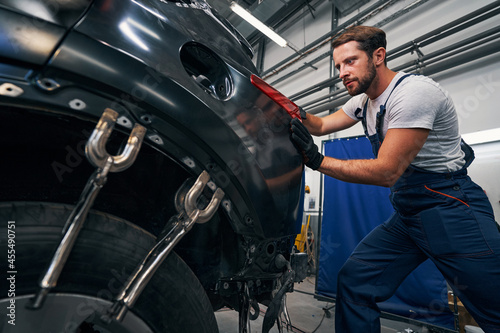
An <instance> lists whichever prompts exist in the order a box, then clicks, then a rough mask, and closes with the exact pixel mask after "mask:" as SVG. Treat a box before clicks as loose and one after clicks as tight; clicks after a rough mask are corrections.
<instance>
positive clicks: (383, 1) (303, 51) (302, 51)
mask: <svg viewBox="0 0 500 333" xmlns="http://www.w3.org/2000/svg"><path fill="white" fill-rule="evenodd" d="M397 1H399V0H397ZM395 2H396V1H395ZM386 4H387V0H379V1H377V2H376V3H374V4H373V5H371V6H369V7H368V8H367V9H365V10H364V11H362V12H361V13H359V14H358V15H356V16H354V17H353V18H351V19H350V20H348V21H347V22H345V23H343V24H341V25H339V27H338V28H337V29H335V30H332V31H330V32H328V33H326V34H325V35H323V36H321V37H319V38H318V39H316V40H315V41H313V42H312V43H309V44H308V45H306V46H305V47H303V48H302V49H300V50H298V53H300V54H301V55H300V56H299V57H297V55H296V54H293V55H291V56H289V57H288V58H285V59H284V60H282V61H280V62H279V63H277V64H276V65H274V66H272V67H270V68H269V69H267V70H265V71H264V72H263V73H262V74H261V75H262V76H263V77H264V78H265V75H266V74H269V73H272V72H273V71H274V70H276V69H277V68H279V67H281V66H283V65H285V64H286V63H288V62H289V61H290V60H293V59H296V60H298V59H301V58H304V57H305V56H307V55H308V54H307V51H309V50H310V49H312V48H314V47H315V46H316V45H318V44H320V43H321V42H324V41H325V40H327V39H328V38H331V37H333V36H335V35H336V34H338V33H339V32H340V31H342V30H343V29H345V28H346V27H348V26H350V25H352V24H354V23H356V22H357V21H359V18H361V17H363V16H366V15H367V14H369V13H370V12H372V11H373V10H374V9H376V8H378V7H380V6H382V5H386Z"/></svg>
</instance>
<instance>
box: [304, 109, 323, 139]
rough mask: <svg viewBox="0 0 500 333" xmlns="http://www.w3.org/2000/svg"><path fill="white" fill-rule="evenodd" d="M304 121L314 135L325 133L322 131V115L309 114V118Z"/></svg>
mask: <svg viewBox="0 0 500 333" xmlns="http://www.w3.org/2000/svg"><path fill="white" fill-rule="evenodd" d="M302 123H303V124H304V125H305V126H306V127H307V129H308V130H309V132H310V133H311V134H312V135H316V136H321V135H323V134H324V133H322V131H321V129H322V126H323V122H322V120H321V118H320V117H317V116H315V115H313V114H307V118H306V119H304V120H303V121H302Z"/></svg>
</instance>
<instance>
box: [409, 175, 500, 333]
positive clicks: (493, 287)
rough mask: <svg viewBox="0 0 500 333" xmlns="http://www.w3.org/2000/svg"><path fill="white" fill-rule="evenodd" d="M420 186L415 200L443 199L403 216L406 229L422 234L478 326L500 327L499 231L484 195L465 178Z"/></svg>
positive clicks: (494, 329)
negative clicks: (447, 183)
mask: <svg viewBox="0 0 500 333" xmlns="http://www.w3.org/2000/svg"><path fill="white" fill-rule="evenodd" d="M431 190H432V191H431ZM423 191H424V192H425V193H426V195H427V199H426V198H421V199H420V200H419V203H420V204H422V205H427V204H428V203H429V201H430V200H434V201H442V204H440V205H437V206H435V207H433V208H431V209H426V210H424V211H422V213H421V214H420V215H419V218H418V219H417V220H414V222H416V223H414V224H412V223H409V222H408V221H407V224H408V225H410V232H411V233H412V234H413V235H415V236H416V237H414V239H422V240H424V241H423V242H422V243H421V244H420V245H422V246H423V248H425V247H426V248H427V249H425V251H426V252H427V251H428V253H429V256H431V257H432V260H433V261H434V263H435V264H436V266H437V267H438V269H439V270H440V271H441V273H443V275H444V276H445V278H446V280H447V281H448V283H449V284H450V286H451V287H452V289H453V290H454V291H455V293H456V294H457V296H458V297H459V298H460V300H461V301H462V302H463V303H464V305H465V307H466V308H467V310H468V311H469V312H470V313H471V315H472V316H473V317H474V319H475V320H476V321H477V322H478V324H479V325H480V326H481V328H482V329H483V330H484V331H485V332H487V333H490V332H492V333H493V332H494V333H500V287H499V282H500V232H499V230H498V226H497V224H496V222H495V220H494V217H493V211H492V209H491V205H490V203H489V201H488V199H487V197H486V195H485V194H484V192H483V191H482V189H480V188H479V187H478V186H477V185H476V184H474V183H473V182H471V181H469V180H468V179H459V180H456V181H455V183H454V184H453V186H447V187H442V186H440V185H439V184H437V185H434V186H431V185H429V186H428V187H427V188H426V189H425V190H423Z"/></svg>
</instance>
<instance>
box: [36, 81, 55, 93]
mask: <svg viewBox="0 0 500 333" xmlns="http://www.w3.org/2000/svg"><path fill="white" fill-rule="evenodd" d="M36 84H37V86H38V87H40V88H41V89H43V90H46V91H52V90H55V89H57V88H59V87H60V86H61V85H60V84H59V83H58V82H57V81H56V80H53V79H49V78H43V79H39V80H37V81H36Z"/></svg>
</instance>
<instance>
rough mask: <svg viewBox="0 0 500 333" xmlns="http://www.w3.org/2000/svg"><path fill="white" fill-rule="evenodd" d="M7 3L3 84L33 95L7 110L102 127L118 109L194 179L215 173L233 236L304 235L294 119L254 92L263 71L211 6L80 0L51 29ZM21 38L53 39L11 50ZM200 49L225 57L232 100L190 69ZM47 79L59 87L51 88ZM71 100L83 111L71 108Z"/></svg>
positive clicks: (11, 100) (50, 23)
mask: <svg viewBox="0 0 500 333" xmlns="http://www.w3.org/2000/svg"><path fill="white" fill-rule="evenodd" d="M61 3H63V2H61ZM1 4H2V6H1V7H0V17H2V18H3V19H2V20H0V22H2V23H0V26H1V27H2V33H1V34H2V37H1V38H2V41H3V44H4V45H9V43H10V48H9V47H7V48H2V50H3V51H0V52H2V53H1V54H0V57H1V59H2V63H3V65H2V66H0V69H1V70H2V72H1V73H0V77H2V82H11V83H15V84H18V85H19V86H21V87H23V89H24V91H25V93H24V94H23V95H21V96H19V97H16V98H10V97H0V101H1V103H2V104H15V105H22V104H29V105H37V106H38V107H41V106H44V107H48V106H50V108H52V109H57V110H58V112H61V113H66V114H71V115H73V116H78V117H84V118H86V119H91V120H94V121H95V120H96V119H98V117H99V116H100V113H101V112H102V110H103V109H104V107H112V108H114V109H116V110H117V111H119V112H120V114H121V115H123V116H126V117H127V118H128V119H131V120H133V121H137V122H141V123H143V124H144V125H146V126H147V128H148V134H147V136H149V137H155V138H156V139H157V140H153V139H150V140H149V141H148V144H149V145H151V146H152V147H154V148H155V149H157V150H158V151H161V152H163V153H164V154H166V155H168V156H170V157H171V158H173V159H174V160H176V161H177V162H178V163H179V164H180V165H182V166H183V168H185V169H186V170H187V171H188V172H189V173H191V174H198V173H199V172H201V170H203V169H205V170H208V171H209V172H210V174H211V176H212V178H213V179H214V180H215V183H216V184H217V185H218V186H220V187H222V188H223V189H224V191H225V192H226V198H227V199H228V200H229V201H228V202H229V204H228V205H227V206H226V209H225V211H226V213H227V214H228V216H229V220H230V222H231V226H232V228H233V229H234V230H235V231H236V232H237V233H239V234H242V235H246V236H251V237H256V238H257V239H265V238H279V237H284V236H287V235H294V234H296V233H297V223H296V221H297V217H298V215H299V214H300V210H301V209H300V207H301V205H302V202H301V199H300V193H301V176H302V163H301V156H300V155H298V154H297V152H296V150H295V148H294V147H293V145H292V144H291V143H290V141H289V139H288V135H289V132H288V131H289V129H288V122H289V120H290V117H289V116H288V114H286V112H285V111H284V110H283V109H281V108H280V107H279V106H278V105H276V104H275V103H274V102H272V101H271V100H270V99H269V98H268V97H267V96H265V95H263V94H262V93H261V92H260V91H259V90H258V89H256V88H255V87H254V86H253V85H251V83H250V80H249V77H250V75H251V74H252V73H255V72H256V70H255V67H254V66H253V63H252V62H251V59H250V58H249V57H248V48H247V46H245V45H243V44H242V42H241V41H240V40H239V39H241V38H240V37H239V36H238V35H236V34H235V33H234V32H233V31H231V30H230V29H228V28H227V27H225V26H224V24H221V23H220V21H219V20H218V19H217V17H216V16H215V15H214V13H213V12H212V10H211V9H210V8H209V7H208V5H207V4H206V3H204V2H202V1H195V0H193V1H192V2H191V4H190V5H186V4H181V3H176V2H170V1H147V0H143V1H138V0H137V1H135V0H129V1H124V0H96V1H94V2H93V3H92V4H89V3H88V2H85V1H84V2H82V4H83V5H82V6H81V7H80V9H79V10H77V11H74V12H73V16H72V19H69V20H61V19H60V17H61V15H59V16H58V15H56V14H54V15H53V17H54V18H53V19H50V20H49V21H42V19H41V18H40V17H36V18H33V17H29V16H26V13H23V12H21V11H19V10H18V9H16V8H12V6H10V8H9V9H7V7H6V2H5V1H3V2H2V3H1ZM7 5H8V4H7ZM77 12H78V13H79V15H76V13H77ZM80 15H83V16H81V17H80ZM63 16H64V15H63ZM75 17H78V19H75ZM36 22H42V23H43V24H37V25H35V23H36ZM14 23H15V24H14ZM73 24H74V26H73ZM33 27H35V28H36V29H35V28H33ZM24 34H26V35H29V36H34V34H38V35H37V36H39V35H40V34H43V35H44V36H46V40H44V41H45V42H44V43H43V47H40V46H38V45H35V44H33V43H29V42H26V43H19V42H16V43H17V44H16V43H13V42H11V41H19V40H22V36H24ZM193 42H195V43H199V44H200V45H203V47H206V48H208V49H210V50H211V51H213V53H214V54H216V55H217V56H218V57H220V59H222V61H223V63H224V66H225V71H226V72H227V73H229V74H228V75H229V77H230V79H231V82H229V83H228V84H230V85H231V88H232V93H231V94H229V96H227V98H222V99H221V98H214V97H213V96H212V95H211V94H209V93H207V91H206V89H204V87H203V86H201V85H200V84H199V83H197V82H195V80H194V79H193V77H191V76H190V75H189V74H188V73H187V72H186V70H185V69H184V68H185V66H186V64H183V63H182V61H181V57H180V53H181V50H183V47H185V45H189V43H193ZM19 45H20V46H19ZM18 46H19V47H18ZM187 61H189V60H187ZM24 69H26V71H25V70H24ZM12 73H25V75H23V76H22V77H21V76H20V75H19V76H18V77H15V78H13V77H12ZM44 79H50V80H54V81H55V82H57V83H58V84H60V86H59V87H56V88H54V89H43V87H40V82H44ZM2 82H0V84H1V83H2ZM37 82H38V84H37ZM41 88H42V89H41ZM74 99H80V100H82V101H83V102H84V103H85V104H86V107H85V108H84V109H81V110H75V109H71V108H69V107H68V101H71V100H74ZM245 115H250V117H247V118H246V120H245V118H244V116H245ZM242 118H243V119H244V120H242ZM249 118H250V121H249V120H248V119H249ZM123 130H126V128H123ZM158 138H160V140H158ZM299 224H300V222H299Z"/></svg>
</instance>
